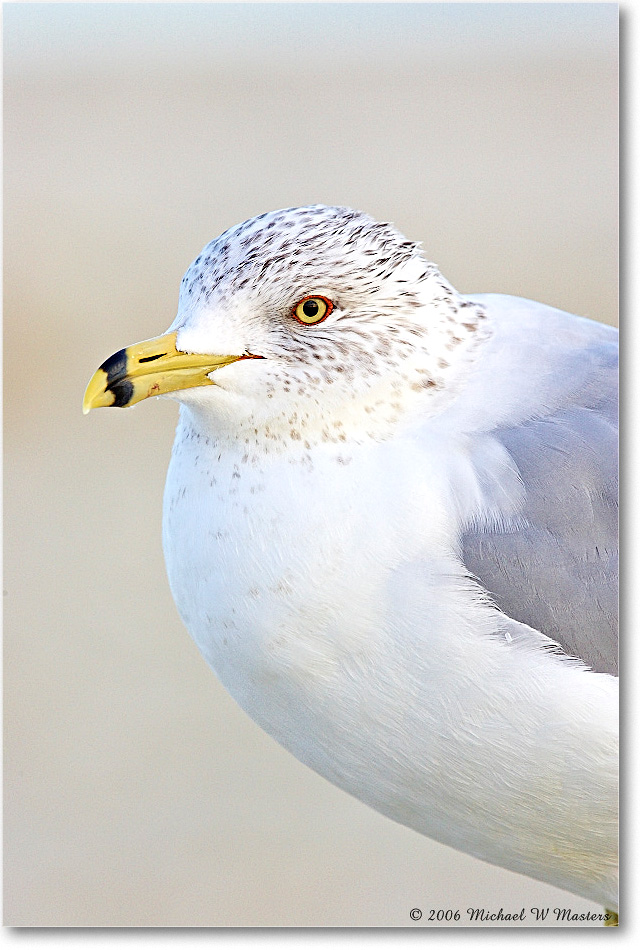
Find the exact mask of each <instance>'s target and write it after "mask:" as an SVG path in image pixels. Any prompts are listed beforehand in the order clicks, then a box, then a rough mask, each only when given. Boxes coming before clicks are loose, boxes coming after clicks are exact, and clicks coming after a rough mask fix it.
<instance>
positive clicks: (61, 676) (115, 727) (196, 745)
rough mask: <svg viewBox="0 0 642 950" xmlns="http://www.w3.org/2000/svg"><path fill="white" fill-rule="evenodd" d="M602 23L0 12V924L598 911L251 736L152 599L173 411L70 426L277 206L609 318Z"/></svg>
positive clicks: (609, 199) (358, 14)
mask: <svg viewBox="0 0 642 950" xmlns="http://www.w3.org/2000/svg"><path fill="white" fill-rule="evenodd" d="M617 18H618V12H617V6H616V5H615V4H559V5H558V4H524V5H521V4H515V5H513V4H492V5H487V4H472V5H469V4H443V5H442V4H409V5H406V4H347V5H342V4H337V5H335V4H261V5H253V4H231V5H222V4H195V5H192V4H145V5H143V4H141V5H137V4H132V5H130V4H96V5H93V4H68V5H65V4H53V5H39V4H25V5H22V4H20V5H18V4H6V5H5V6H4V32H5V40H4V42H5V93H4V96H5V99H4V103H5V311H4V312H5V317H4V320H5V344H4V345H5V581H4V594H5V596H4V602H5V727H6V736H5V759H4V762H5V765H4V774H5V873H4V879H5V904H4V907H5V923H7V924H11V925H20V926H40V927H42V926H83V925H84V926H164V925H167V926H217V925H232V926H249V925H269V926H279V925H288V926H321V925H334V926H394V927H405V926H412V927H417V926H422V925H424V924H426V923H427V921H426V919H425V917H426V914H427V911H428V909H429V908H430V907H435V908H440V907H441V908H444V909H448V908H452V909H457V908H458V909H460V911H461V912H462V916H463V917H465V910H466V908H468V907H470V906H473V907H486V908H489V909H493V910H497V909H498V908H499V907H500V906H501V907H503V908H504V910H505V911H519V910H520V909H521V908H522V907H526V908H527V916H528V917H529V918H530V908H531V907H533V906H537V907H551V908H554V907H557V906H563V907H566V906H570V907H572V908H573V909H574V910H575V911H577V912H582V911H585V910H596V911H597V910H599V908H598V907H596V906H595V905H591V904H589V903H588V902H586V901H583V900H581V899H579V898H576V897H573V896H570V895H568V894H564V893H563V892H561V891H556V890H555V889H554V888H551V887H548V886H545V885H539V884H537V883H536V882H533V881H530V880H528V879H526V878H523V877H520V876H517V875H513V874H510V873H509V872H507V871H503V870H501V869H497V868H493V867H490V866H489V865H485V864H483V863H481V862H478V861H475V860H473V859H472V858H469V857H467V856H466V855H462V854H459V853H458V852H455V851H452V850H450V849H448V848H445V847H443V846H441V845H438V844H435V843H433V842H431V841H429V840H427V839H424V838H422V837H420V836H419V835H417V834H415V833H414V832H412V831H410V830H408V829H406V828H402V827H400V826H397V825H395V824H393V823H392V822H391V821H389V820H388V819H386V818H383V817H382V816H380V815H378V814H376V813H375V812H373V811H370V810H369V809H368V808H367V807H366V806H364V805H362V804H360V803H359V802H357V801H355V800H353V799H351V798H349V797H348V796H347V795H346V794H345V793H343V792H341V791H339V790H338V789H336V788H334V787H333V786H331V785H330V784H329V783H328V782H326V781H325V780H323V779H321V778H319V777H318V776H317V775H315V774H314V773H312V772H311V771H309V770H308V769H306V768H305V767H304V766H302V765H300V764H299V763H298V762H297V761H296V760H295V759H293V758H292V757H291V756H290V755H289V754H287V753H286V752H284V751H283V750H282V749H281V748H280V747H279V746H277V745H276V744H275V743H274V742H273V741H272V740H271V739H270V738H268V737H267V736H266V735H264V734H263V733H262V732H261V731H260V730H259V729H258V727H256V726H255V725H254V724H253V723H252V722H251V721H249V720H248V718H247V717H246V716H245V714H244V713H242V712H241V711H240V710H239V709H238V707H237V706H236V705H235V704H234V702H233V701H232V700H231V699H230V698H229V697H228V696H227V694H226V693H225V692H224V690H223V689H222V687H221V686H220V685H219V684H218V682H217V681H216V679H215V677H214V676H213V674H212V673H211V672H210V670H209V669H208V668H207V666H206V664H205V662H204V661H203V660H202V659H201V657H200V655H199V654H198V652H197V650H196V647H195V646H194V645H193V643H192V642H191V640H190V638H189V635H188V634H187V632H186V631H185V629H184V628H183V627H182V625H181V623H180V621H179V618H178V616H177V613H176V610H175V608H174V605H173V602H172V600H171V597H170V593H169V590H168V587H167V583H166V579H165V572H164V565H163V560H162V552H161V537H160V526H161V497H162V490H163V483H164V478H165V470H166V465H167V461H168V458H169V453H170V449H171V444H172V438H173V427H174V424H175V419H176V413H177V409H176V406H175V404H173V403H172V402H170V401H163V400H156V401H151V400H150V401H149V402H148V403H144V404H143V405H141V406H138V407H136V408H134V409H131V410H126V411H123V412H95V413H92V414H91V415H90V416H88V417H86V418H85V417H83V416H82V414H81V411H80V406H81V399H82V394H83V390H84V387H85V384H86V382H87V380H88V379H89V377H90V375H91V374H92V373H93V371H94V369H95V368H96V367H97V366H98V365H99V363H100V362H102V360H103V359H104V358H105V357H107V356H108V355H109V354H110V353H112V352H113V351H114V350H116V349H118V348H120V347H121V346H123V345H125V344H127V343H131V342H133V341H136V340H139V339H144V338H146V337H150V336H153V335H156V334H157V333H160V332H162V331H164V330H165V329H166V328H167V326H168V325H169V324H170V322H171V321H172V319H173V317H174V315H175V305H176V300H177V293H178V285H179V281H180V278H181V276H182V273H183V271H184V270H185V268H186V267H187V265H188V264H189V263H190V261H191V260H192V259H193V258H194V257H195V256H196V255H197V254H198V252H199V251H200V249H201V247H202V246H203V245H204V244H205V243H206V242H207V241H209V240H210V239H211V238H212V237H214V236H215V235H216V234H218V233H219V232H220V231H222V230H223V229H225V228H227V227H229V226H230V225H233V224H235V223H236V222H238V221H241V220H243V219H245V218H247V217H250V216H252V215H254V214H258V213H260V212H262V211H265V210H269V209H272V208H278V207H283V206H289V205H296V204H308V203H313V202H326V203H332V204H335V203H336V204H348V205H352V206H354V207H357V208H361V209H363V210H366V211H368V212H370V213H371V214H373V215H374V216H376V217H378V218H382V219H389V220H393V221H394V222H395V223H396V224H397V225H398V227H400V228H401V230H402V231H404V232H405V233H406V235H407V236H408V237H409V238H413V239H419V240H422V241H423V242H424V246H425V249H426V254H427V256H428V257H429V259H431V260H434V261H436V262H437V263H438V264H439V265H440V267H441V269H442V271H443V272H444V274H445V275H446V276H447V277H448V279H449V280H451V281H452V282H453V283H454V284H455V286H456V287H457V288H458V289H459V290H461V291H471V292H472V291H501V292H508V293H516V294H520V295H523V296H527V297H532V298H535V299H539V300H543V301H546V302H547V303H550V304H554V305H556V306H559V307H562V308H565V309H568V310H571V311H574V312H576V313H581V314H585V315H588V316H590V317H593V318H596V319H599V320H603V321H606V322H609V323H614V322H615V321H616V316H617V276H618V274H617V269H618V263H617V171H618V164H617V163H618V157H617V110H618V103H617V27H618V22H617ZM489 767H492V763H489ZM412 907H419V908H422V909H423V910H424V914H425V916H424V920H423V921H422V922H421V923H420V924H415V923H413V922H412V921H411V920H410V918H409V910H410V909H411V908H412ZM551 914H552V912H551ZM528 923H529V924H533V923H534V921H533V920H532V919H529V921H528ZM551 923H552V920H551V917H549V918H548V920H547V924H551ZM592 926H595V925H594V924H593V925H592Z"/></svg>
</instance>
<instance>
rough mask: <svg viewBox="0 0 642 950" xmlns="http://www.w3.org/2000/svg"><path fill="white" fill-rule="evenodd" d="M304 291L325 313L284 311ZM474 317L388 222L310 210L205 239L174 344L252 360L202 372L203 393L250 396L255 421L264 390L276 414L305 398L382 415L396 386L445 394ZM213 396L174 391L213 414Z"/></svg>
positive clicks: (477, 320) (469, 345) (474, 333)
mask: <svg viewBox="0 0 642 950" xmlns="http://www.w3.org/2000/svg"><path fill="white" fill-rule="evenodd" d="M313 294H317V295H322V296H324V297H325V298H327V299H328V300H330V301H331V302H332V312H331V313H330V314H329V316H328V318H327V319H325V320H324V321H323V322H321V323H319V324H316V325H314V324H313V325H307V326H302V325H301V324H300V323H299V322H298V321H297V320H296V319H294V318H293V312H294V309H295V307H296V305H297V303H298V302H299V301H300V300H301V299H302V298H305V297H306V296H307V295H313ZM483 320H484V311H483V307H481V306H480V305H473V304H471V303H470V302H469V301H467V300H465V299H463V298H462V297H461V296H460V295H459V294H458V293H457V292H456V291H455V290H454V288H453V287H451V286H450V284H448V282H447V281H446V280H445V279H444V278H443V277H442V276H441V274H440V273H439V270H438V269H437V267H436V265H435V264H431V263H429V262H428V261H427V260H426V259H425V258H424V257H423V255H422V253H421V249H420V246H419V244H417V243H415V242H412V241H408V240H406V239H405V238H404V236H403V235H402V234H401V233H400V232H399V231H398V230H397V229H396V228H395V227H394V226H393V225H391V224H387V223H380V222H377V221H375V220H374V219H373V218H371V217H370V216H368V215H366V214H363V213H362V212H359V211H353V210H351V209H350V208H342V207H326V206H325V205H313V206H310V207H304V208H287V209H284V210H281V211H274V212H270V213H266V214H262V215H259V216H258V217H256V218H251V219H250V220H248V221H245V222H244V223H242V224H240V225H237V226H236V227H234V228H230V229H229V230H228V231H225V232H224V233H223V234H222V235H221V236H220V237H218V238H216V239H215V240H214V241H212V242H211V243H210V244H208V245H207V246H206V247H205V248H204V249H203V251H202V252H201V254H200V255H199V256H198V257H197V258H196V260H195V261H194V263H193V264H192V265H191V266H190V267H189V268H188V270H187V273H186V274H185V277H184V278H183V282H182V285H181V291H180V298H179V311H178V316H177V318H176V321H175V322H174V324H173V329H175V330H178V344H179V346H181V347H183V348H185V349H186V350H193V351H195V352H226V353H246V352H247V353H252V354H254V355H258V356H262V357H264V363H263V365H262V366H259V365H257V363H256V362H253V363H252V366H251V368H248V366H246V365H245V364H243V363H238V364H234V365H233V366H231V367H229V368H228V369H226V371H225V373H224V374H223V373H219V374H216V376H215V379H214V382H215V384H216V385H215V387H214V390H217V389H218V390H221V389H223V390H226V391H227V392H228V393H231V392H232V391H236V392H237V393H239V394H242V395H245V396H247V397H249V398H253V399H254V401H259V402H261V404H262V406H263V408H262V409H261V410H260V411H259V412H258V415H259V416H261V417H263V416H264V415H265V413H266V411H267V409H266V403H265V399H264V397H266V396H267V397H269V398H270V399H275V398H277V402H278V405H279V407H280V411H281V413H284V412H285V413H287V412H288V410H289V412H290V414H291V411H292V406H293V404H294V403H295V402H296V403H297V404H298V405H302V404H308V418H309V416H310V405H309V404H310V403H313V404H314V406H315V407H316V409H315V413H314V414H315V415H317V416H319V414H321V415H323V416H327V415H328V414H331V415H334V416H336V414H337V412H338V411H341V413H342V416H343V417H344V421H345V416H346V414H347V413H348V414H349V411H353V412H354V411H355V409H356V405H357V403H359V405H360V406H361V409H360V410H359V414H360V415H361V414H362V413H363V411H368V412H369V414H370V415H372V409H373V407H374V406H376V407H377V408H379V409H382V408H385V411H384V412H383V413H380V414H379V415H380V417H381V418H382V419H383V418H385V419H386V420H390V419H392V417H393V416H394V415H395V413H396V411H398V410H399V408H400V405H401V404H400V392H402V391H404V392H405V399H406V400H407V399H408V398H409V397H412V396H413V394H414V393H418V392H421V393H423V394H424V395H425V393H426V391H432V395H433V396H434V395H435V394H436V393H437V392H439V391H441V390H444V389H445V383H446V380H447V378H448V377H450V378H451V379H452V378H454V377H455V376H456V375H457V374H458V373H459V371H460V369H461V367H462V365H463V364H464V363H466V362H468V361H469V360H470V358H471V356H472V354H473V352H474V350H475V348H476V346H477V344H478V343H479V341H480V340H481V339H483V338H484V336H485V332H486V331H485V329H484V326H483ZM375 390H376V399H375V398H374V396H375ZM450 391H452V390H450ZM219 397H220V394H219V393H216V392H213V391H211V390H209V389H206V390H199V391H197V392H194V391H191V392H190V391H187V392H181V393H180V394H178V398H180V399H182V400H183V401H187V402H191V403H192V404H194V403H199V404H200V403H202V402H207V403H208V404H210V405H212V406H214V405H217V406H218V408H219V409H220V406H221V398H222V397H220V398H219ZM279 397H280V398H279ZM217 398H218V402H217ZM364 399H365V400H366V402H365V405H366V406H367V409H365V408H364V407H363V405H362V404H363V401H364ZM348 404H349V405H348ZM276 405H277V403H272V405H271V407H270V408H269V413H268V414H269V415H270V416H273V415H274V413H275V410H276ZM394 406H396V407H397V410H394V408H391V407H394ZM247 418H248V415H247V406H245V407H244V419H247ZM317 421H318V420H317ZM325 421H326V422H327V419H326V420H325ZM255 422H256V413H254V414H253V415H252V423H253V424H254V423H255ZM368 430H369V431H373V430H372V425H370V426H369V427H368Z"/></svg>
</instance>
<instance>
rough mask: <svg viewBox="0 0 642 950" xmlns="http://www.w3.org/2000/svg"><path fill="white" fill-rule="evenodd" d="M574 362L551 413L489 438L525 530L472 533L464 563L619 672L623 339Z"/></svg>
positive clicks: (528, 616) (510, 606)
mask: <svg viewBox="0 0 642 950" xmlns="http://www.w3.org/2000/svg"><path fill="white" fill-rule="evenodd" d="M571 319H573V318H571ZM597 326H599V325H597ZM600 329H601V331H606V330H607V328H604V327H602V328H600ZM589 332H590V330H589ZM596 332H597V330H596ZM573 357H574V358H573V359H569V360H568V367H567V373H568V378H567V379H565V380H561V381H560V386H562V387H563V389H564V394H563V397H562V398H557V399H556V400H551V401H552V402H553V403H554V404H555V405H554V408H553V409H552V410H551V411H549V412H544V413H540V414H539V416H538V417H536V418H531V419H526V420H524V421H522V422H521V423H520V424H518V425H499V426H497V427H496V428H494V429H492V430H491V431H490V433H488V434H489V435H490V436H491V437H492V438H494V439H495V440H497V441H498V442H499V443H500V444H501V445H502V446H503V447H504V449H505V450H506V451H507V452H508V453H509V455H510V458H511V459H512V461H513V463H514V465H515V466H516V468H517V471H518V472H519V476H520V477H521V480H522V482H523V485H524V489H525V491H524V494H523V501H522V504H521V510H520V511H519V513H518V523H519V526H518V527H516V524H515V522H513V523H512V524H511V523H509V524H506V525H502V524H495V525H490V524H484V523H483V522H480V523H478V524H472V525H468V526H467V527H466V529H465V531H464V533H463V535H462V538H461V542H462V558H463V561H464V563H465V565H466V567H467V569H468V570H469V571H470V572H471V574H473V575H475V576H476V577H477V578H478V579H479V580H480V582H481V583H482V585H483V586H484V588H485V589H486V590H487V591H488V592H489V593H490V594H491V596H492V597H493V599H494V601H495V603H496V604H497V605H498V607H500V609H501V610H502V611H503V612H504V613H505V614H507V615H508V616H509V617H511V618H513V619H514V620H517V621H519V622H521V623H525V624H528V625H529V626H530V627H534V628H535V629H536V630H540V631H541V632H542V633H544V634H546V635H547V636H549V637H551V638H552V639H553V640H556V641H557V642H558V643H559V644H560V645H561V646H562V647H563V648H564V650H565V651H566V652H568V653H569V654H572V655H573V656H576V657H579V658H581V659H582V660H583V661H584V662H585V663H587V664H588V665H589V666H591V667H592V668H593V669H595V670H597V671H600V672H607V673H614V674H616V673H617V668H618V646H617V571H618V547H617V535H618V520H617V491H618V487H617V486H618V473H617V439H618V436H617V432H618V429H617V334H615V333H614V332H613V331H610V332H607V333H602V336H601V338H600V339H599V340H598V343H597V345H593V346H591V347H589V348H588V349H587V351H586V353H584V354H583V353H581V352H577V351H575V352H574V354H573ZM534 358H536V356H535V355H534ZM587 361H588V362H587ZM576 365H577V366H581V372H577V373H576V372H575V371H574V366H576Z"/></svg>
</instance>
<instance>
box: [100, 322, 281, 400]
mask: <svg viewBox="0 0 642 950" xmlns="http://www.w3.org/2000/svg"><path fill="white" fill-rule="evenodd" d="M246 359H262V357H260V356H252V355H251V354H249V353H245V354H244V355H243V356H214V355H212V354H209V353H181V352H180V351H179V350H177V349H176V334H175V333H167V334H166V335H165V336H157V337H155V338H154V339H153V340H144V341H143V342H142V343H135V344H134V345H133V346H128V347H127V348H126V349H124V350H119V351H118V352H117V353H114V355H113V356H110V357H109V359H108V360H105V362H104V363H103V364H102V366H101V367H100V368H99V369H97V370H96V372H95V373H94V375H93V376H92V377H91V379H90V380H89V385H88V386H87V389H86V390H85V398H84V399H83V403H82V411H83V412H84V413H87V412H89V410H90V409H95V408H96V407H97V406H133V405H134V403H137V402H140V401H141V399H147V397H148V396H160V395H161V394H162V393H171V392H175V391H176V390H177V389H190V388H191V387H193V386H212V385H213V383H212V380H211V379H210V378H209V376H208V373H211V372H213V371H214V370H215V369H220V368H221V367H222V366H228V365H229V364H230V363H235V362H236V361H237V360H246Z"/></svg>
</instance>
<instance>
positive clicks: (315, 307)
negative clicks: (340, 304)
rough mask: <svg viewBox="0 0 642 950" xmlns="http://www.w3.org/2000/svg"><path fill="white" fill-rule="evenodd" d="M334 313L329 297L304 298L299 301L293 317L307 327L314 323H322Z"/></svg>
mask: <svg viewBox="0 0 642 950" xmlns="http://www.w3.org/2000/svg"><path fill="white" fill-rule="evenodd" d="M331 313H332V301H331V300H328V298H327V297H319V296H318V295H317V296H315V297H304V298H303V300H299V302H298V304H297V305H296V307H295V308H294V311H293V315H294V316H295V317H296V319H297V320H298V321H299V323H303V324H305V325H306V326H311V324H313V323H321V321H322V320H325V318H326V317H327V316H328V315H329V314H331Z"/></svg>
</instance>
